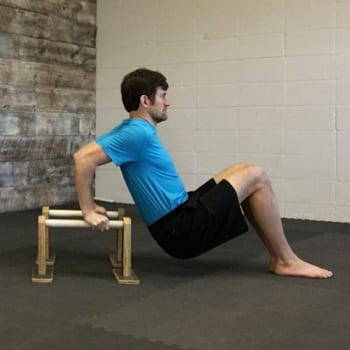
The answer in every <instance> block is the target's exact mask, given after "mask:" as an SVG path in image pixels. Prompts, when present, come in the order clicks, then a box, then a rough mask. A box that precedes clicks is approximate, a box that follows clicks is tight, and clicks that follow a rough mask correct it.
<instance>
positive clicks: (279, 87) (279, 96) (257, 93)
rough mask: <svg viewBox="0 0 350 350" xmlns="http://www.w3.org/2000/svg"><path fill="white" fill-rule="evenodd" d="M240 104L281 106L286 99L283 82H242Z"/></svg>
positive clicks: (239, 91)
mask: <svg viewBox="0 0 350 350" xmlns="http://www.w3.org/2000/svg"><path fill="white" fill-rule="evenodd" d="M238 93H239V98H238V103H239V106H280V105H282V104H283V101H284V88H283V83H264V84H263V83H260V84H240V86H239V90H238Z"/></svg>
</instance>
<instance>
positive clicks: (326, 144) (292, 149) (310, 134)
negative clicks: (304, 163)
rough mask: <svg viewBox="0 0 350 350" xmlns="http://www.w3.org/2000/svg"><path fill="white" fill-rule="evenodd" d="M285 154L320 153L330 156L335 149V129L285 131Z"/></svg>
mask: <svg viewBox="0 0 350 350" xmlns="http://www.w3.org/2000/svg"><path fill="white" fill-rule="evenodd" d="M285 140H286V141H285V152H286V153H287V154H315V155H318V154H322V155H329V156H332V155H334V153H335V150H336V133H335V131H300V130H298V131H287V132H286V135H285Z"/></svg>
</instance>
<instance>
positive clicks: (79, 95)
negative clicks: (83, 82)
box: [0, 85, 96, 113]
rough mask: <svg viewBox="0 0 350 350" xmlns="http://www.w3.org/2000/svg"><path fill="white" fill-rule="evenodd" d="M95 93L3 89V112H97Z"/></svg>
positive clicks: (0, 92) (0, 103) (0, 104)
mask: <svg viewBox="0 0 350 350" xmlns="http://www.w3.org/2000/svg"><path fill="white" fill-rule="evenodd" d="M95 99H96V96H95V92H94V91H86V90H68V89H44V88H19V87H12V86H11V87H7V86H5V87H1V85H0V113H1V111H2V110H3V111H6V110H12V111H25V112H32V111H33V112H40V111H46V112H56V111H65V112H76V113H80V112H95Z"/></svg>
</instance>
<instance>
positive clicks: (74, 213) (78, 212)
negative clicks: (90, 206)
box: [49, 209, 119, 219]
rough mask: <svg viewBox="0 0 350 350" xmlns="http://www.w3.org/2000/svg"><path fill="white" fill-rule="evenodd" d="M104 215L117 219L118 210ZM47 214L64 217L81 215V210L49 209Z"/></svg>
mask: <svg viewBox="0 0 350 350" xmlns="http://www.w3.org/2000/svg"><path fill="white" fill-rule="evenodd" d="M106 215H107V216H108V217H109V218H111V219H117V218H118V217H119V212H118V211H108V210H107V212H106ZM49 216H54V217H60V218H66V217H82V216H83V214H82V212H81V210H62V209H50V210H49Z"/></svg>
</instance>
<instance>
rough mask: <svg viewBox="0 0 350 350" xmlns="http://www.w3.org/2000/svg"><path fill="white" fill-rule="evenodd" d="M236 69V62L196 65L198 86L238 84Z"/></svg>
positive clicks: (237, 64) (237, 63) (237, 66)
mask: <svg viewBox="0 0 350 350" xmlns="http://www.w3.org/2000/svg"><path fill="white" fill-rule="evenodd" d="M238 69H239V62H238V61H226V62H225V61H224V62H208V63H198V80H197V82H198V85H209V84H210V85H221V84H234V83H238V81H239V78H238V77H239V70H238Z"/></svg>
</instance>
